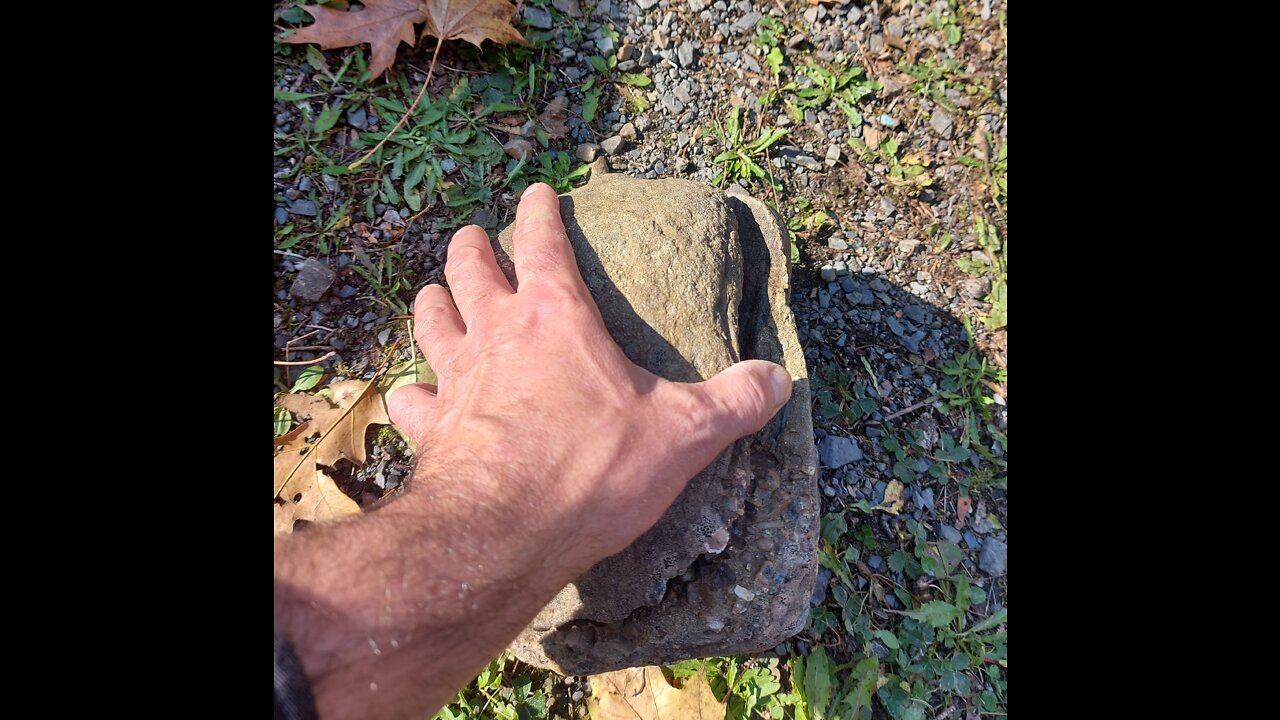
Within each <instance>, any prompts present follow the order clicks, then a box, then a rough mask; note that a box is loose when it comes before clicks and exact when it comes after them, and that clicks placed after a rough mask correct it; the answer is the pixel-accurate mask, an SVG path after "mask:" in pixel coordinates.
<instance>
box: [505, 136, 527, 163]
mask: <svg viewBox="0 0 1280 720" xmlns="http://www.w3.org/2000/svg"><path fill="white" fill-rule="evenodd" d="M502 149H503V150H505V151H506V153H507V157H509V158H512V159H513V160H526V161H527V160H528V159H529V158H531V157H533V145H531V144H529V141H528V140H525V139H524V138H522V137H517V138H511V139H510V140H508V141H507V143H506V144H505V145H503V146H502Z"/></svg>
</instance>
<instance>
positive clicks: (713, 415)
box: [388, 183, 792, 579]
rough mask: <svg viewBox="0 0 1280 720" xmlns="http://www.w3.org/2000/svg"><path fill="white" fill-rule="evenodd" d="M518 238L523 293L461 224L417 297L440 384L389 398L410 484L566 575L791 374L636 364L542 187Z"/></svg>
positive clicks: (781, 397) (680, 483)
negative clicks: (467, 512)
mask: <svg viewBox="0 0 1280 720" xmlns="http://www.w3.org/2000/svg"><path fill="white" fill-rule="evenodd" d="M513 242H514V257H513V261H514V265H515V270H516V279H517V284H518V287H519V290H518V292H517V291H513V290H512V287H511V284H510V283H508V282H507V279H506V277H505V276H504V275H503V274H502V271H501V270H500V269H499V268H498V265H497V262H496V260H495V257H494V254H493V250H492V247H491V245H490V243H489V238H488V236H487V235H486V234H485V231H484V230H482V229H481V228H479V227H476V226H474V225H471V226H467V227H464V228H462V229H461V230H459V231H458V232H457V233H456V234H455V235H454V237H453V239H452V241H451V242H450V244H449V254H448V260H447V262H446V264H445V278H446V279H447V280H448V281H449V286H450V288H451V289H452V295H451V294H450V291H449V290H446V289H445V288H443V287H442V286H440V285H429V286H427V287H425V288H423V289H422V291H421V292H420V293H419V294H418V297H417V300H416V302H415V305H414V316H415V326H414V327H415V332H414V334H415V337H416V338H417V340H418V343H419V345H420V346H421V347H422V350H423V353H424V354H425V355H426V358H427V361H428V362H429V363H430V364H431V367H432V368H433V369H434V370H435V373H436V377H437V379H438V383H439V386H438V388H434V387H432V386H430V385H422V384H418V385H410V386H406V387H403V388H401V389H400V390H398V391H397V392H396V393H394V394H393V395H392V396H391V397H390V398H389V402H388V409H389V411H390V414H391V419H392V420H393V422H395V423H396V425H398V426H399V427H400V428H401V429H402V430H403V431H405V432H406V433H407V434H408V435H409V437H411V438H413V440H414V441H415V442H416V443H417V445H418V448H419V453H420V454H421V455H420V460H419V465H418V469H417V470H416V472H415V477H417V478H420V479H419V480H418V481H417V482H415V483H412V484H411V486H410V489H409V493H410V494H413V493H419V494H421V493H424V492H425V493H427V494H428V496H429V497H435V498H466V499H467V501H468V502H469V503H475V504H476V506H478V507H482V508H484V509H485V513H486V515H487V517H488V519H489V521H490V522H492V523H494V524H495V526H496V528H495V529H496V530H497V531H498V532H500V533H502V534H503V536H504V537H505V538H506V540H507V544H508V545H510V544H512V543H516V544H519V545H523V546H524V547H525V548H527V549H529V550H531V551H535V552H539V553H540V554H542V557H544V558H546V557H559V558H561V559H562V560H563V562H564V563H565V564H566V565H565V567H564V568H562V569H563V570H564V571H565V572H566V573H567V577H568V578H569V579H572V577H576V575H577V574H579V573H581V572H582V571H585V570H586V569H587V568H589V567H590V566H591V565H593V564H594V563H595V562H597V561H599V560H600V559H602V558H604V557H607V556H609V555H612V554H614V553H616V552H619V551H621V550H622V549H623V548H625V547H627V545H629V544H630V543H631V542H632V541H633V540H635V539H636V538H637V537H639V536H640V534H642V533H643V532H644V531H645V530H647V529H648V528H650V527H651V526H652V525H653V524H654V523H655V522H657V520H658V518H659V517H661V516H662V513H663V512H664V511H665V510H666V509H667V507H668V506H670V504H671V503H672V501H674V500H675V498H676V496H677V495H679V494H680V491H681V490H683V489H684V487H685V485H686V483H688V481H689V479H690V478H692V477H693V476H694V475H696V474H697V473H698V472H699V471H700V470H702V468H704V467H706V466H707V465H708V464H709V463H710V462H711V461H712V460H713V459H714V458H715V457H716V455H717V454H719V453H720V452H721V451H722V450H723V449H724V448H725V447H726V446H727V445H728V444H729V443H731V442H733V441H734V440H736V439H738V438H740V437H743V436H745V435H749V434H751V433H753V432H755V431H757V430H759V429H760V428H761V427H762V426H763V425H764V424H765V423H766V422H767V421H768V420H769V419H770V418H771V417H772V416H773V415H774V414H775V413H776V412H777V411H778V410H779V409H780V408H781V407H782V406H783V405H784V404H785V403H786V402H787V401H788V400H789V399H790V397H791V388H792V381H791V377H790V375H789V374H788V373H787V371H786V370H785V369H783V368H782V367H781V366H778V365H775V364H773V363H770V362H766V361H763V360H747V361H743V362H740V363H738V364H736V365H734V366H732V367H730V368H728V369H726V370H724V371H723V372H721V373H720V374H718V375H716V376H715V377H714V378H711V379H709V380H707V381H705V382H700V383H676V382H670V381H667V380H664V379H662V378H660V377H657V376H655V375H653V374H652V373H650V372H648V371H647V370H645V369H643V368H641V367H638V366H636V365H635V364H633V363H632V362H631V361H630V360H629V359H628V358H627V357H626V355H625V354H623V352H622V350H621V349H620V348H619V347H618V345H617V344H616V343H615V342H614V341H613V339H612V338H611V337H610V336H609V333H608V331H607V330H606V329H605V326H604V323H603V321H602V320H601V317H600V312H599V310H598V309H597V307H596V304H595V301H594V300H593V299H592V297H591V294H590V292H589V291H588V290H587V288H586V285H585V284H584V283H583V281H582V277H581V275H580V274H579V272H578V267H577V264H576V261H575V258H574V252H573V247H572V245H571V244H570V242H569V239H568V236H567V234H566V233H565V229H564V224H563V222H562V221H561V218H560V205H559V201H558V199H557V197H556V193H555V191H554V190H552V188H551V187H550V186H548V185H545V184H541V183H539V184H537V185H532V186H530V187H529V188H528V189H527V190H526V191H525V193H524V196H523V197H522V198H521V200H520V205H519V207H518V209H517V212H516V229H515V234H514V240H513ZM415 486H416V487H415Z"/></svg>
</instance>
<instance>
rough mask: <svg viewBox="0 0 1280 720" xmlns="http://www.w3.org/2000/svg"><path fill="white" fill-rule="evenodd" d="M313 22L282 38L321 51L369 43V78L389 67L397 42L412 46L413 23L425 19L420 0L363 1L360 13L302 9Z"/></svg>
mask: <svg viewBox="0 0 1280 720" xmlns="http://www.w3.org/2000/svg"><path fill="white" fill-rule="evenodd" d="M304 9H305V10H306V11H307V12H309V13H311V15H312V16H313V17H315V19H316V21H315V22H314V23H313V24H311V25H308V26H306V27H304V28H302V29H300V30H298V32H296V33H294V34H293V35H291V36H289V37H287V38H285V39H284V42H288V43H307V42H309V43H316V44H317V45H319V46H320V47H321V48H324V49H325V50H330V49H332V48H340V47H350V46H352V45H359V44H360V43H369V48H370V50H371V55H370V57H369V72H371V73H372V74H373V77H377V76H378V75H380V74H382V71H383V70H386V69H387V68H389V67H391V63H393V62H395V59H396V47H397V46H399V44H400V43H402V42H404V43H408V44H409V45H410V46H412V45H413V43H414V36H413V24H414V23H420V22H422V21H423V20H424V19H426V13H424V12H423V10H424V9H425V6H424V4H423V3H422V2H420V0H365V2H364V11H363V12H343V11H341V10H333V9H330V8H327V7H324V6H323V5H309V6H307V7H306V8H304Z"/></svg>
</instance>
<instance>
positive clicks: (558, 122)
mask: <svg viewBox="0 0 1280 720" xmlns="http://www.w3.org/2000/svg"><path fill="white" fill-rule="evenodd" d="M568 110H569V98H568V97H566V96H564V95H560V96H559V97H556V98H554V99H552V100H551V102H549V103H547V107H546V108H544V109H543V111H542V114H541V115H539V116H538V122H540V123H542V129H543V130H546V131H547V137H550V138H562V137H564V136H565V135H567V134H569V128H568V127H567V126H566V125H565V122H564V121H565V115H566V114H567V112H568Z"/></svg>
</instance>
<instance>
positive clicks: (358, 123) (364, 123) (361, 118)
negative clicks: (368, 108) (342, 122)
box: [347, 107, 369, 130]
mask: <svg viewBox="0 0 1280 720" xmlns="http://www.w3.org/2000/svg"><path fill="white" fill-rule="evenodd" d="M347 125H349V126H351V127H353V128H355V129H356V130H368V129H369V118H368V116H366V115H365V112H364V108H362V107H360V108H356V109H355V110H348V111H347Z"/></svg>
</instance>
